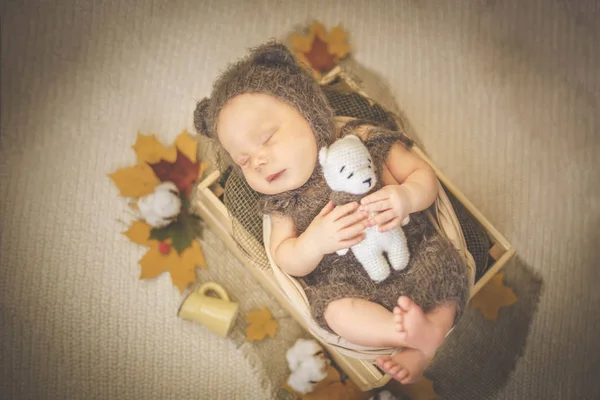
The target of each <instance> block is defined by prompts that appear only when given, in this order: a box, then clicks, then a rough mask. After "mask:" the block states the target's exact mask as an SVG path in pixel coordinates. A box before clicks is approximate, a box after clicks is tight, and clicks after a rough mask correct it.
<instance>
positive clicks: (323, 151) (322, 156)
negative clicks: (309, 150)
mask: <svg viewBox="0 0 600 400" xmlns="http://www.w3.org/2000/svg"><path fill="white" fill-rule="evenodd" d="M319 163H320V164H321V166H322V167H324V166H325V164H326V163H327V147H321V150H319Z"/></svg>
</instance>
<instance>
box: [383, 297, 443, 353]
mask: <svg viewBox="0 0 600 400" xmlns="http://www.w3.org/2000/svg"><path fill="white" fill-rule="evenodd" d="M394 324H395V328H396V331H398V333H399V335H400V339H401V340H402V341H404V342H405V343H406V346H407V347H411V348H413V349H419V350H421V351H422V352H423V353H424V354H425V355H426V356H427V357H428V358H430V359H433V356H434V355H435V352H436V350H437V349H438V347H440V346H441V345H442V343H444V339H445V332H443V331H442V329H440V327H438V326H437V325H436V324H434V323H433V322H431V320H430V319H429V318H427V316H426V315H425V313H424V312H423V310H422V309H421V307H419V306H418V305H417V304H415V303H414V302H413V301H412V300H411V299H409V298H408V297H406V296H400V297H399V298H398V305H397V306H396V307H394Z"/></svg>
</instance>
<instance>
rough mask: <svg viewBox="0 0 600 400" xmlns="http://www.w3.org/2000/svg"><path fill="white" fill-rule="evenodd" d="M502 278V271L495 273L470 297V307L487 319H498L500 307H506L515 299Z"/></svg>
mask: <svg viewBox="0 0 600 400" xmlns="http://www.w3.org/2000/svg"><path fill="white" fill-rule="evenodd" d="M503 278H504V272H499V273H497V274H496V275H494V276H493V277H492V279H490V281H489V282H488V283H487V284H486V285H485V286H484V287H482V288H481V290H480V291H479V292H478V293H477V294H476V295H475V297H473V298H472V299H471V307H474V308H476V309H478V310H479V311H481V313H482V314H483V315H484V316H485V317H486V318H487V319H490V320H492V321H497V320H498V314H499V312H500V309H501V308H503V307H508V306H510V305H511V304H514V303H516V301H517V296H516V295H515V292H514V291H513V290H512V289H511V288H509V287H508V286H505V285H504V284H503V283H502V279H503Z"/></svg>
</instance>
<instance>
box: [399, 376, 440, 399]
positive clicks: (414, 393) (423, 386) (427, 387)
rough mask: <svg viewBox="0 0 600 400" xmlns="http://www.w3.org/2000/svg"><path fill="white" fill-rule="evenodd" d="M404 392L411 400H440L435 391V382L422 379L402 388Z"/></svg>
mask: <svg viewBox="0 0 600 400" xmlns="http://www.w3.org/2000/svg"><path fill="white" fill-rule="evenodd" d="M402 391H403V392H404V393H405V394H406V395H407V396H408V397H410V399H411V400H433V399H437V398H439V396H438V394H437V393H436V392H435V390H433V382H432V381H430V380H429V379H427V378H425V377H422V378H421V379H419V380H418V381H416V382H415V383H411V384H408V385H403V386H402Z"/></svg>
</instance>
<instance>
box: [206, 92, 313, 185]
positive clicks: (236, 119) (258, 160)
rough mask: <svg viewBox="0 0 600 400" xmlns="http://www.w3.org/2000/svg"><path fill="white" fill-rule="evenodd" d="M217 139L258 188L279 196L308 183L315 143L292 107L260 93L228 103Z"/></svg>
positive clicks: (246, 94) (249, 182) (221, 116)
mask: <svg viewBox="0 0 600 400" xmlns="http://www.w3.org/2000/svg"><path fill="white" fill-rule="evenodd" d="M217 135H218V136H219V141H220V142H221V144H222V145H223V147H224V148H225V150H226V151H227V152H228V153H229V155H230V156H231V157H232V159H233V161H234V162H235V163H236V164H237V165H239V166H240V167H241V169H242V171H243V173H244V176H245V178H246V181H247V182H248V184H249V185H250V187H252V188H253V189H254V190H256V191H257V192H260V193H264V194H278V193H282V192H286V191H288V190H293V189H297V188H299V187H300V186H302V185H304V184H305V183H306V181H308V178H310V176H311V175H312V173H313V170H314V169H315V165H316V162H317V141H316V138H315V135H314V133H313V131H312V129H311V127H310V125H309V124H308V122H307V121H306V120H305V119H304V117H303V116H302V115H300V114H299V113H298V112H297V111H296V110H295V109H294V108H293V107H291V106H289V105H287V104H286V103H284V102H282V101H280V100H278V99H276V98H275V97H272V96H269V95H266V94H262V93H252V94H250V93H245V94H242V95H239V96H236V97H234V98H233V99H231V100H229V102H227V104H226V105H225V107H223V109H222V110H221V112H220V113H219V116H218V120H217Z"/></svg>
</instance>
